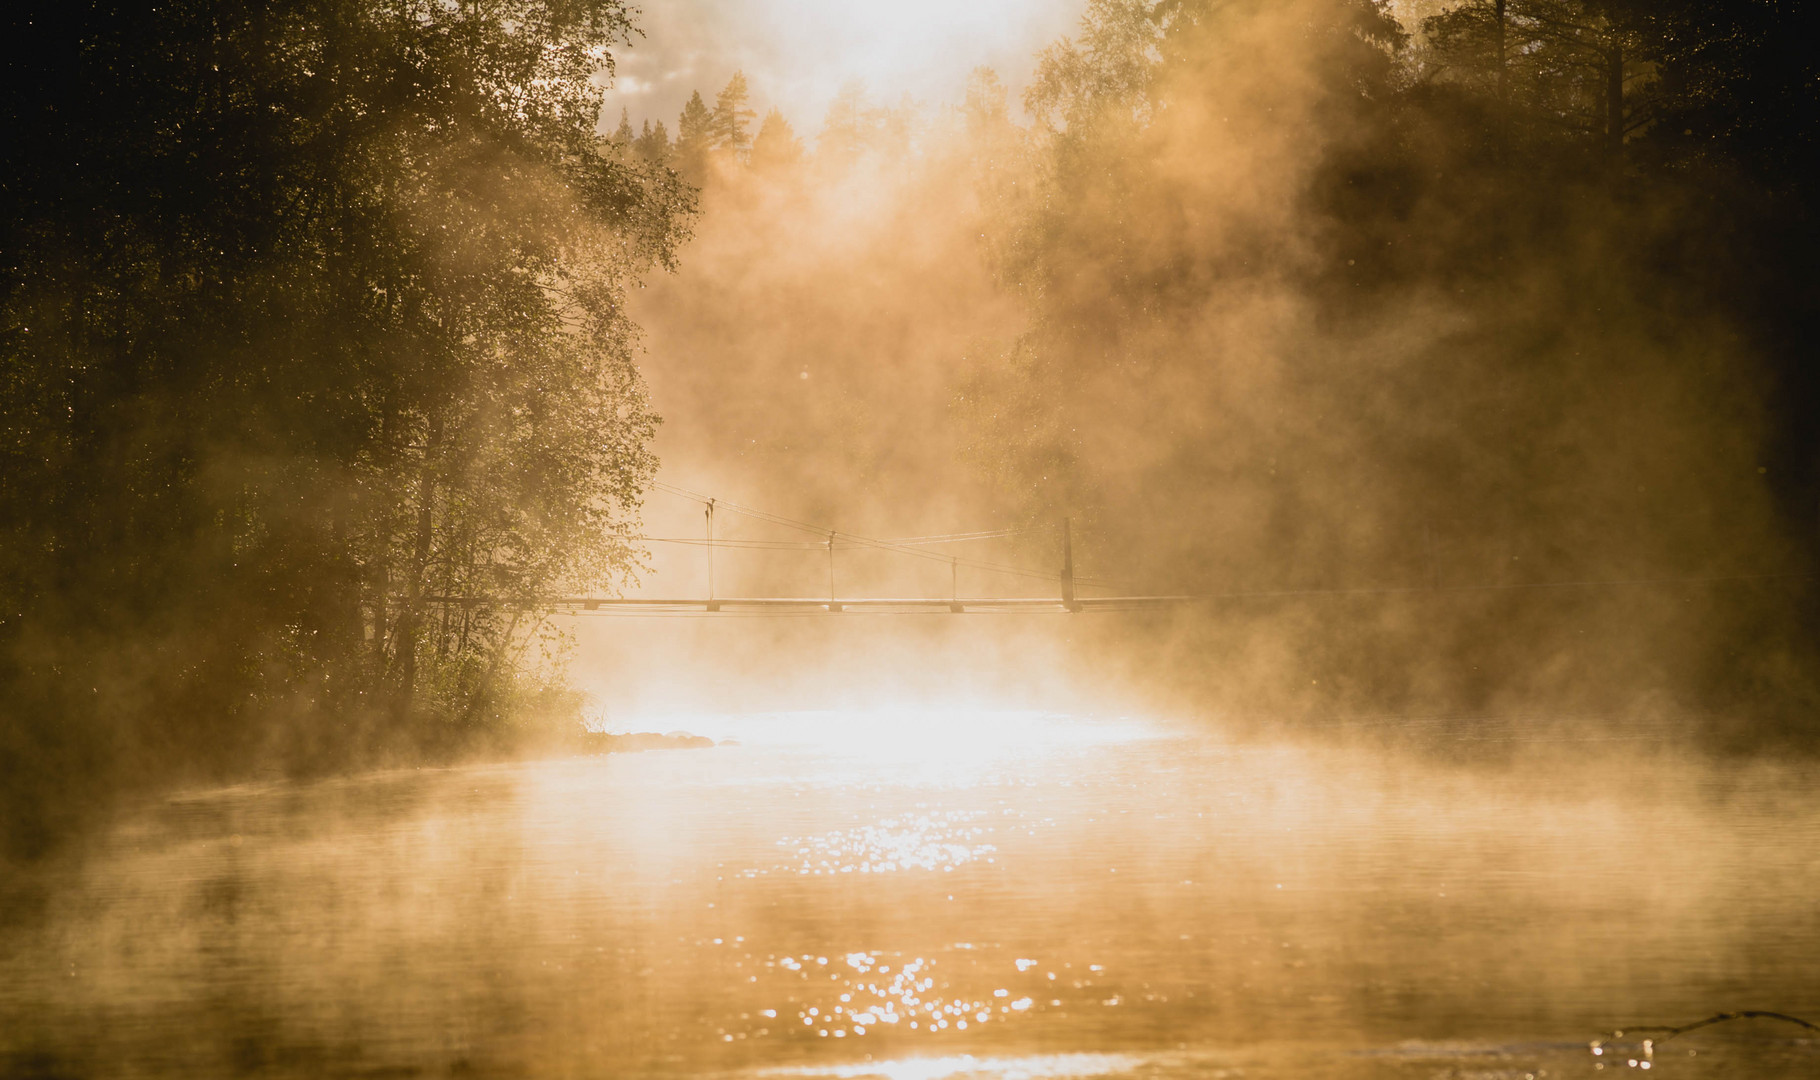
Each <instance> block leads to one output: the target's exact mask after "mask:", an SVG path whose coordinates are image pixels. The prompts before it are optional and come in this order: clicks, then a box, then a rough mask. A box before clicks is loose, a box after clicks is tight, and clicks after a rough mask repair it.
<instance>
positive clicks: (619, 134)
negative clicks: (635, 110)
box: [613, 108, 632, 147]
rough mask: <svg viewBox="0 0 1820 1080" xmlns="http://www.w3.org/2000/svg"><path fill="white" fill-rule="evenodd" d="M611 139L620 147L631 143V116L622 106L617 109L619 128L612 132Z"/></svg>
mask: <svg viewBox="0 0 1820 1080" xmlns="http://www.w3.org/2000/svg"><path fill="white" fill-rule="evenodd" d="M613 141H614V142H615V143H617V144H618V145H620V146H622V147H629V146H631V145H632V117H631V115H630V114H629V113H627V112H626V110H625V109H623V108H622V109H620V110H619V130H617V131H615V132H614V133H613Z"/></svg>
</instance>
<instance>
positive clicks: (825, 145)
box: [815, 80, 885, 162]
mask: <svg viewBox="0 0 1820 1080" xmlns="http://www.w3.org/2000/svg"><path fill="white" fill-rule="evenodd" d="M884 120H885V110H883V109H880V108H877V107H876V106H874V105H872V103H871V101H870V100H869V98H868V95H867V93H866V87H865V84H863V83H861V82H858V81H857V80H850V81H848V82H847V83H845V84H844V85H842V86H841V88H840V92H839V93H837V94H836V95H835V96H834V100H833V101H832V102H830V103H829V105H828V115H827V117H826V118H825V119H824V120H823V121H822V132H821V135H820V137H819V138H817V140H816V146H815V149H816V153H817V154H818V155H820V156H821V157H822V158H823V159H825V160H829V161H834V162H851V161H853V160H854V159H856V158H858V157H859V156H860V155H861V154H864V153H865V152H866V151H867V150H870V149H872V148H873V147H875V146H876V145H878V141H879V138H880V134H881V132H882V129H883V127H884Z"/></svg>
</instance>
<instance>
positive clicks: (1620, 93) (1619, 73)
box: [1605, 41, 1624, 158]
mask: <svg viewBox="0 0 1820 1080" xmlns="http://www.w3.org/2000/svg"><path fill="white" fill-rule="evenodd" d="M1605 62H1606V68H1605V148H1606V150H1608V151H1609V152H1610V153H1611V156H1612V157H1613V158H1617V157H1620V156H1622V155H1623V153H1624V46H1623V45H1620V44H1618V43H1617V42H1615V41H1614V42H1612V46H1611V51H1610V52H1608V53H1606V54H1605Z"/></svg>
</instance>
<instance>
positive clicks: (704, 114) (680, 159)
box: [676, 90, 714, 182]
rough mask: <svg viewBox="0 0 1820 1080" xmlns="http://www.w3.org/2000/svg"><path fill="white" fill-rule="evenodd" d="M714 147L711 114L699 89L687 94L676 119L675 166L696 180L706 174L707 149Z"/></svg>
mask: <svg viewBox="0 0 1820 1080" xmlns="http://www.w3.org/2000/svg"><path fill="white" fill-rule="evenodd" d="M712 149H714V114H713V113H712V112H710V111H709V109H708V104H707V102H705V101H703V100H702V99H701V91H700V90H697V91H695V92H694V93H693V94H691V95H689V101H688V103H687V104H685V105H684V106H683V111H682V115H681V116H680V117H678V118H677V121H676V167H677V170H678V171H679V172H681V173H682V174H683V175H684V176H687V177H689V178H690V179H691V180H695V181H697V182H699V181H700V180H701V179H702V178H703V177H704V176H706V174H707V169H708V151H710V150H712Z"/></svg>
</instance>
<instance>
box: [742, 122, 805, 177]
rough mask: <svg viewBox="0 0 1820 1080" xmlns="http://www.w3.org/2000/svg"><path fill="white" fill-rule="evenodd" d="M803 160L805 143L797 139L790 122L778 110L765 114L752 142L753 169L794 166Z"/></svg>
mask: <svg viewBox="0 0 1820 1080" xmlns="http://www.w3.org/2000/svg"><path fill="white" fill-rule="evenodd" d="M802 159H803V141H802V140H801V139H799V138H797V137H796V132H795V131H794V130H792V129H791V127H790V121H788V120H786V119H784V114H783V113H782V112H781V111H780V110H778V109H775V108H774V109H772V110H771V111H770V112H768V113H766V114H765V122H764V123H762V124H760V125H759V127H758V135H757V137H756V138H754V139H753V140H752V167H753V168H755V169H774V168H782V167H785V166H789V165H794V164H796V163H797V162H799V161H801V160H802Z"/></svg>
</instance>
